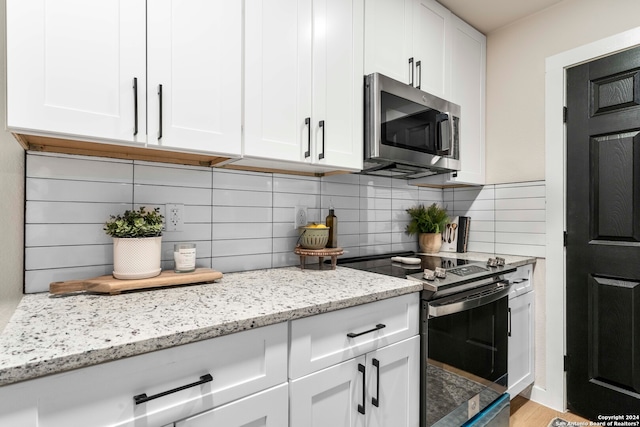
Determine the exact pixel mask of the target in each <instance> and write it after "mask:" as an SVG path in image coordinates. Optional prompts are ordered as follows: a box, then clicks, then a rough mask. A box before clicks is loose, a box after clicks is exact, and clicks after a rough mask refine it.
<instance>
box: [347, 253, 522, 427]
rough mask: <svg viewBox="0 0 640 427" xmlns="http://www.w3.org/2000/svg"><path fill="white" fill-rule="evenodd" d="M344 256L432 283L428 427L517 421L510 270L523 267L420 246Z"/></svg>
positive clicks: (425, 370)
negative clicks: (510, 378) (512, 404)
mask: <svg viewBox="0 0 640 427" xmlns="http://www.w3.org/2000/svg"><path fill="white" fill-rule="evenodd" d="M392 257H402V258H407V257H408V258H413V260H414V262H417V260H416V258H418V259H420V263H419V264H409V263H402V262H394V261H392ZM394 259H397V258H394ZM409 261H411V260H409ZM338 263H339V264H340V265H341V266H343V267H350V268H355V269H359V270H365V271H370V272H374V273H379V274H385V275H389V276H395V277H404V278H407V279H410V280H417V281H420V282H422V283H423V284H424V288H423V289H424V290H423V291H422V296H421V310H420V316H421V319H420V334H421V354H420V357H421V366H420V372H421V378H420V393H421V405H420V411H421V414H420V425H421V426H422V427H431V426H434V427H444V426H494V427H497V426H508V425H509V395H508V394H507V393H506V390H507V347H508V343H507V340H508V334H509V328H510V320H509V315H510V313H509V309H508V301H509V300H508V293H509V283H508V281H506V280H505V279H504V276H503V275H504V274H506V273H510V272H512V271H515V268H514V267H508V266H504V265H496V266H489V263H483V262H475V261H469V260H465V259H456V258H448V257H441V256H433V255H422V254H418V255H416V254H413V253H394V254H384V255H376V256H373V257H360V258H352V259H348V258H347V259H341V260H338ZM436 268H439V269H443V270H440V271H438V273H439V275H440V277H436V278H433V279H432V280H427V279H425V278H424V277H425V275H424V269H427V270H429V271H435V270H436ZM430 279H431V278H430Z"/></svg>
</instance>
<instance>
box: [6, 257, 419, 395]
mask: <svg viewBox="0 0 640 427" xmlns="http://www.w3.org/2000/svg"><path fill="white" fill-rule="evenodd" d="M421 289H422V285H421V284H419V283H416V282H412V281H409V280H404V279H397V278H393V277H387V276H381V275H378V274H373V273H367V272H362V271H358V270H352V269H349V268H342V267H338V268H337V269H336V270H323V271H317V270H315V271H314V270H303V271H302V270H300V269H299V268H297V267H288V268H278V269H271V270H256V271H247V272H241V273H232V274H225V276H224V278H223V279H221V280H220V281H218V282H216V283H212V284H206V285H195V286H187V287H175V288H168V289H156V290H152V291H144V292H133V293H125V294H121V295H113V296H107V295H91V294H76V295H69V296H63V297H52V296H50V295H49V294H46V293H43V294H34V295H26V296H24V298H23V299H22V301H21V303H20V305H19V306H18V308H17V309H16V312H15V313H14V315H13V317H12V318H11V320H10V322H9V324H8V325H7V326H6V328H5V329H4V331H3V332H2V334H0V386H1V385H7V384H11V383H15V382H18V381H24V380H28V379H32V378H37V377H40V376H43V375H48V374H53V373H57V372H62V371H66V370H70V369H75V368H81V367H85V366H90V365H94V364H97V363H101V362H106V361H110V360H116V359H120V358H123V357H128V356H134V355H137V354H141V353H145V352H149V351H153V350H160V349H163V348H168V347H172V346H176V345H180V344H186V343H189V342H194V341H198V340H202V339H207V338H213V337H217V336H221V335H226V334H230V333H234V332H239V331H243V330H246V329H251V328H256V327H260V326H266V325H270V324H274V323H279V322H283V321H287V320H291V319H296V318H301V317H306V316H310V315H314V314H318V313H323V312H327V311H332V310H337V309H341V308H346V307H351V306H355V305H359V304H364V303H368V302H373V301H377V300H381V299H385V298H390V297H394V296H398V295H404V294H407V293H411V292H417V291H419V290H421Z"/></svg>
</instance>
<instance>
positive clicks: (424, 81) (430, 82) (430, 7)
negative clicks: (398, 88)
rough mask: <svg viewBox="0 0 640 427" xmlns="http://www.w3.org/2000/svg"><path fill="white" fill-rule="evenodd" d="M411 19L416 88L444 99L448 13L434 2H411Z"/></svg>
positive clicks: (448, 59) (447, 82)
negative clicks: (412, 3) (412, 7)
mask: <svg viewBox="0 0 640 427" xmlns="http://www.w3.org/2000/svg"><path fill="white" fill-rule="evenodd" d="M413 17H414V18H413V19H414V20H413V56H414V61H416V62H415V64H416V83H417V84H416V87H418V86H419V87H420V89H422V90H423V91H425V92H428V93H431V94H433V95H436V96H439V97H441V98H445V99H447V97H448V95H449V91H450V85H449V81H450V76H449V75H448V73H449V66H450V61H451V57H450V52H451V43H450V37H449V34H450V26H451V12H450V11H449V10H448V9H446V8H445V7H443V6H441V5H440V4H439V3H438V2H436V1H435V0H415V3H414V12H413ZM418 61H419V62H420V64H418Z"/></svg>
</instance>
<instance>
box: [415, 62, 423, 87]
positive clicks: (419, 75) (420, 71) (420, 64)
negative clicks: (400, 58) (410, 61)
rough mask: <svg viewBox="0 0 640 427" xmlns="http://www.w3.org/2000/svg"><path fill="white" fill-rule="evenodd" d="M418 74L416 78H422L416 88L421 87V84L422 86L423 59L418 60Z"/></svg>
mask: <svg viewBox="0 0 640 427" xmlns="http://www.w3.org/2000/svg"><path fill="white" fill-rule="evenodd" d="M416 74H417V76H416V79H420V82H419V83H418V85H417V86H416V89H420V86H422V61H418V62H416Z"/></svg>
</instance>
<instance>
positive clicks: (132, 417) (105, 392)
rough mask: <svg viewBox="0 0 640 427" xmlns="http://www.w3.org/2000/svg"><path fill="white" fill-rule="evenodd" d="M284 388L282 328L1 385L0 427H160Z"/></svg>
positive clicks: (284, 336)
mask: <svg viewBox="0 0 640 427" xmlns="http://www.w3.org/2000/svg"><path fill="white" fill-rule="evenodd" d="M206 375H211V379H210V380H208V378H207V377H206ZM199 382H202V383H201V384H195V383H199ZM286 383H287V324H286V323H281V324H277V325H271V326H267V327H263V328H257V329H253V330H249V331H244V332H239V333H236V334H231V335H225V336H222V337H217V338H212V339H209V340H204V341H199V342H195V343H191V344H186V345H182V346H176V347H172V348H169V349H165V350H159V351H153V352H150V353H146V354H142V355H138V356H133V357H129V358H125V359H121V360H116V361H113V362H108V363H103V364H98V365H94V366H90V367H87V368H83V369H76V370H73V371H69V372H64V373H60V374H56V375H52V376H47V377H42V378H38V379H35V380H31V381H25V382H22V383H17V384H14V385H8V386H5V387H0V425H2V426H4V425H7V426H9V425H11V426H13V425H15V426H20V427H31V426H33V427H36V426H38V427H69V426H92V427H100V426H105V427H106V426H109V427H125V426H127V427H139V426H146V427H151V426H165V425H167V424H168V425H171V423H174V422H176V421H178V420H185V419H188V417H191V416H194V415H196V414H199V413H202V412H204V411H207V410H210V409H213V408H217V407H221V406H222V405H226V404H228V403H231V402H234V401H238V399H242V398H244V397H247V396H250V395H252V394H255V393H258V392H260V391H262V390H266V389H269V388H271V387H275V386H277V385H279V384H286ZM184 386H189V387H184ZM181 388H183V389H181ZM143 394H146V396H147V397H148V398H150V399H149V400H148V401H146V402H138V403H136V401H135V398H134V396H141V395H143ZM282 410H283V411H284V412H286V406H283V408H282ZM188 425H189V424H188ZM194 425H195V424H194ZM223 425H224V424H223Z"/></svg>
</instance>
